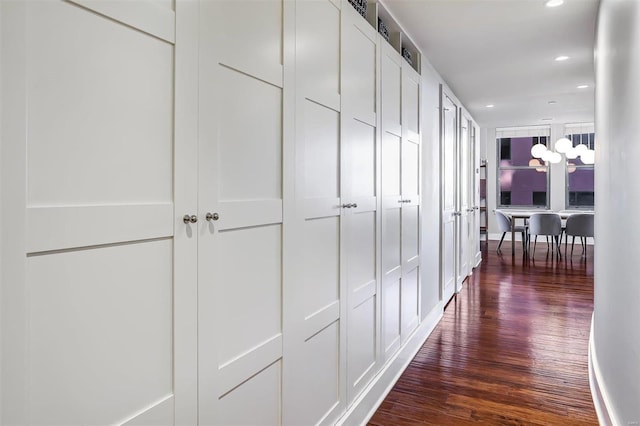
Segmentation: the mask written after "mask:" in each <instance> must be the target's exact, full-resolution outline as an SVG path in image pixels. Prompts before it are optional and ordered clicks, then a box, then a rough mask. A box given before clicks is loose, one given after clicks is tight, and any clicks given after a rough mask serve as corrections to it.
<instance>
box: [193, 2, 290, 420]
mask: <svg viewBox="0 0 640 426" xmlns="http://www.w3.org/2000/svg"><path fill="white" fill-rule="evenodd" d="M199 15H200V79H199V83H200V89H199V93H200V106H199V150H198V156H199V162H200V164H199V176H200V178H199V208H198V210H199V217H200V221H199V223H198V233H199V241H198V243H199V249H198V302H199V303H198V316H199V321H198V340H199V347H198V350H199V413H200V415H199V422H200V423H201V424H207V425H210V424H218V425H235V424H270V425H274V424H280V423H281V399H282V391H281V383H282V250H283V246H282V234H283V219H282V198H283V179H282V158H283V90H282V87H283V56H282V55H283V53H282V52H283V2H282V1H277V0H270V1H251V2H238V1H232V0H228V1H202V2H201V3H200V14H199ZM207 214H209V218H210V219H209V220H206V219H205V218H206V216H207Z"/></svg>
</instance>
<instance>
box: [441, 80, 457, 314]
mask: <svg viewBox="0 0 640 426" xmlns="http://www.w3.org/2000/svg"><path fill="white" fill-rule="evenodd" d="M440 99H441V112H442V134H441V135H440V138H441V144H442V147H441V152H442V291H443V294H442V300H443V301H444V302H445V303H447V302H448V301H449V299H451V297H452V296H453V294H454V292H455V284H456V255H457V254H456V253H457V247H456V245H457V244H456V239H457V232H456V227H457V223H458V221H457V211H456V196H457V195H456V194H457V191H456V186H457V185H456V182H457V180H456V172H457V166H456V163H457V161H456V158H457V157H456V151H457V142H456V141H457V132H456V130H457V122H458V108H457V107H456V105H455V104H454V103H453V102H452V101H451V99H449V97H448V96H447V95H446V94H444V93H443V92H441V98H440Z"/></svg>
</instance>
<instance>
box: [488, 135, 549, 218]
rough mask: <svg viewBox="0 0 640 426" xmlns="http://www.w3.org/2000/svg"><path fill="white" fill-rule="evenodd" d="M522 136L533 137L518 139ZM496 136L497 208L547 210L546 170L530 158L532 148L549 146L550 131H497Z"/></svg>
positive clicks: (539, 162)
mask: <svg viewBox="0 0 640 426" xmlns="http://www.w3.org/2000/svg"><path fill="white" fill-rule="evenodd" d="M522 133H525V134H526V133H529V134H534V135H535V136H520V134H522ZM496 136H497V138H496V142H497V146H498V157H499V158H498V191H499V194H498V200H499V206H498V207H548V206H549V190H548V188H549V173H548V169H547V166H546V165H545V164H544V163H543V162H541V161H539V160H537V159H534V158H533V157H532V156H531V147H532V146H533V145H536V144H538V143H541V144H543V145H547V146H549V129H548V128H530V129H496Z"/></svg>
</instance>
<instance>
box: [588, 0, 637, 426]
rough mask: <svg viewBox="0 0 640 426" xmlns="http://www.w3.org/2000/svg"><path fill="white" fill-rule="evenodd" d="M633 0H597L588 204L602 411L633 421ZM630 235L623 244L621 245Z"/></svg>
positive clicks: (595, 358) (618, 420) (625, 421)
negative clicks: (593, 199)
mask: <svg viewBox="0 0 640 426" xmlns="http://www.w3.org/2000/svg"><path fill="white" fill-rule="evenodd" d="M639 29H640V2H638V1H637V0H616V1H612V0H602V1H601V3H600V13H599V19H598V32H597V34H598V35H597V47H596V132H597V133H596V134H597V138H598V142H597V147H596V164H597V165H598V167H597V170H596V176H595V178H596V179H595V188H596V189H595V190H596V193H597V194H598V195H597V197H598V202H597V205H596V210H597V212H596V216H595V218H596V221H595V232H596V238H595V239H596V241H597V242H598V243H597V245H595V249H596V252H597V253H596V256H595V257H594V258H595V266H594V271H595V295H594V329H593V345H592V353H591V356H592V358H591V360H592V362H593V364H594V369H595V370H599V371H600V373H601V375H600V379H601V380H599V384H600V390H601V391H602V394H603V395H604V396H605V400H606V399H607V397H608V400H609V402H610V407H608V408H609V414H610V415H611V417H612V419H613V420H614V423H616V424H620V425H627V424H638V422H640V404H639V402H640V284H639V283H638V273H637V262H638V259H640V245H639V244H638V241H640V227H638V218H637V214H636V212H637V211H638V210H640V191H638V190H637V182H638V180H639V179H640V168H638V160H639V159H640V144H639V143H638V135H640V120H638V117H640V79H639V78H638V76H640V30H639ZM624 242H631V244H624Z"/></svg>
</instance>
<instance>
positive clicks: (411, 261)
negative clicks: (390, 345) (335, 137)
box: [400, 60, 421, 343]
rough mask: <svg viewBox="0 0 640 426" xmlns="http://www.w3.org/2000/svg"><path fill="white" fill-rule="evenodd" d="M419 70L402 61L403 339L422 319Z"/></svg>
mask: <svg viewBox="0 0 640 426" xmlns="http://www.w3.org/2000/svg"><path fill="white" fill-rule="evenodd" d="M420 111H421V109H420V74H418V73H417V72H416V71H415V70H414V69H413V68H412V67H411V66H410V65H409V63H407V62H406V61H404V60H403V62H402V166H401V170H402V179H401V180H402V197H401V201H402V203H401V206H402V250H401V252H402V290H401V300H402V306H401V319H400V324H401V332H402V341H403V343H404V342H405V341H406V340H407V338H408V337H409V336H410V334H411V332H412V331H413V330H415V329H416V327H417V326H418V322H419V319H420V311H419V300H420V297H419V294H420V285H419V282H420V281H419V277H420V267H419V266H420V238H419V236H420V213H421V212H420V152H421V150H420Z"/></svg>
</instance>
